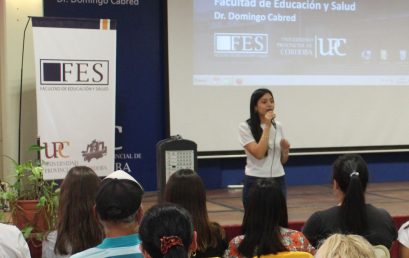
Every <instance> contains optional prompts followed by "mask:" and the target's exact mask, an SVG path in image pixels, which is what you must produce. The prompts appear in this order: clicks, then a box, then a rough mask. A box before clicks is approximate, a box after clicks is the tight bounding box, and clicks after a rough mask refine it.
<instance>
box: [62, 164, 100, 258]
mask: <svg viewBox="0 0 409 258" xmlns="http://www.w3.org/2000/svg"><path fill="white" fill-rule="evenodd" d="M100 182H101V180H100V179H99V178H98V176H97V174H95V172H94V171H93V170H92V169H91V168H89V167H85V166H77V167H73V168H71V169H70V170H69V171H68V174H67V176H66V177H65V179H64V180H63V182H62V184H61V192H60V201H59V207H58V220H57V240H56V242H55V247H54V252H55V253H56V254H62V255H66V254H70V253H71V254H75V253H78V252H81V251H83V250H85V249H88V248H91V247H94V246H96V245H97V244H99V243H100V242H101V241H102V239H103V236H104V233H103V230H102V227H101V226H100V224H99V222H98V220H97V219H96V218H95V216H94V215H93V214H94V213H93V211H92V209H93V207H94V204H95V196H96V194H97V191H98V188H99V185H100Z"/></svg>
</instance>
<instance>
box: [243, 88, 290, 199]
mask: <svg viewBox="0 0 409 258" xmlns="http://www.w3.org/2000/svg"><path fill="white" fill-rule="evenodd" d="M274 108H275V102H274V97H273V93H271V91H270V90H268V89H257V90H255V91H254V92H253V94H252V95H251V98H250V118H249V119H247V121H245V122H242V123H240V125H239V141H240V144H241V145H242V146H243V148H244V151H245V153H246V156H247V160H246V168H245V177H244V188H243V204H244V205H245V204H246V199H247V193H248V190H249V189H250V187H251V185H252V184H253V183H254V181H255V180H256V179H257V178H274V180H275V181H277V183H278V185H279V186H280V188H281V190H282V191H283V193H284V196H286V184H285V178H284V174H285V173H284V167H283V164H285V163H286V162H287V160H288V155H289V150H290V143H289V142H288V141H287V140H286V139H285V138H284V134H283V128H282V126H281V124H280V123H279V122H278V121H276V120H275V117H276V114H275V112H274Z"/></svg>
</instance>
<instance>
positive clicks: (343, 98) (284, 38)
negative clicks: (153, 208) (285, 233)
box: [167, 0, 409, 154]
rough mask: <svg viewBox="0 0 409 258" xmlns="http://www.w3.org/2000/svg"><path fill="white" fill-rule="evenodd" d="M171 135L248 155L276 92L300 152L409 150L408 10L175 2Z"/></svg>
mask: <svg viewBox="0 0 409 258" xmlns="http://www.w3.org/2000/svg"><path fill="white" fill-rule="evenodd" d="M167 15H168V21H167V22H168V27H167V29H168V32H167V33H168V72H169V116H170V117H169V124H170V135H176V134H179V135H181V136H182V137H183V138H185V139H189V140H193V141H195V142H196V143H197V144H198V151H199V153H215V154H217V153H229V152H232V153H233V152H235V151H239V150H242V147H241V146H240V145H239V143H238V124H239V123H240V122H241V121H245V120H246V119H247V118H248V117H249V101H250V96H251V93H252V92H253V91H254V90H255V89H257V88H261V87H263V88H268V89H270V90H271V91H272V92H273V94H274V98H275V104H276V113H277V118H276V119H277V120H278V121H280V122H281V124H282V125H283V129H284V134H285V136H286V138H287V139H288V140H289V141H290V143H291V148H292V150H295V151H296V152H297V151H298V152H301V153H302V152H305V153H308V152H309V151H322V152H326V151H329V150H348V149H352V150H353V149H361V150H362V149H363V150H382V151H385V150H403V149H408V145H409V87H408V86H409V56H408V50H409V26H408V24H409V1H406V0H397V1H393V3H391V2H390V1H385V0H371V1H314V0H305V1H287V0H214V1H211V0H169V1H167Z"/></svg>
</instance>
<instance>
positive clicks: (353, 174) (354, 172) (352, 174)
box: [349, 171, 359, 177]
mask: <svg viewBox="0 0 409 258" xmlns="http://www.w3.org/2000/svg"><path fill="white" fill-rule="evenodd" d="M353 176H359V172H356V171H353V172H352V173H351V174H349V177H353Z"/></svg>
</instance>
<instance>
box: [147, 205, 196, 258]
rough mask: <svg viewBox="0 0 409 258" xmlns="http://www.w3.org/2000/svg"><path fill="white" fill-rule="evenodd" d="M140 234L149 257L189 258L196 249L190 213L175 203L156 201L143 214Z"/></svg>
mask: <svg viewBox="0 0 409 258" xmlns="http://www.w3.org/2000/svg"><path fill="white" fill-rule="evenodd" d="M139 234H140V237H141V240H142V249H143V250H142V251H143V253H144V256H145V257H148V258H162V257H167V258H171V257H172V258H188V257H190V255H191V254H192V253H193V252H195V251H196V249H197V243H196V232H195V231H193V225H192V219H191V217H190V214H189V213H188V212H187V211H186V210H185V209H184V208H182V207H180V206H177V205H175V204H159V205H155V206H153V207H152V208H150V209H149V210H148V211H147V212H146V213H145V215H144V217H143V220H142V223H141V226H140V228H139Z"/></svg>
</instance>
